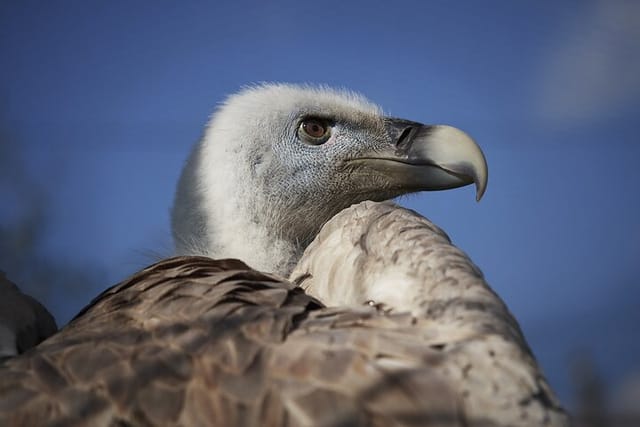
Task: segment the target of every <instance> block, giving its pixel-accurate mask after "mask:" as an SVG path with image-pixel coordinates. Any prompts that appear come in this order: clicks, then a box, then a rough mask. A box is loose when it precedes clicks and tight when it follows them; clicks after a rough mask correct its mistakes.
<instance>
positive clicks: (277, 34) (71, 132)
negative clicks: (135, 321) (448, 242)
mask: <svg viewBox="0 0 640 427" xmlns="http://www.w3.org/2000/svg"><path fill="white" fill-rule="evenodd" d="M0 63H1V64H2V66H0V119H1V120H2V122H1V123H2V125H3V126H5V127H6V128H7V131H8V132H9V133H10V135H11V138H12V139H11V141H12V143H15V144H19V149H18V151H19V152H20V154H21V155H22V158H23V160H24V167H25V169H26V173H27V174H28V175H29V176H30V177H31V178H32V179H33V180H34V181H35V182H36V183H37V185H38V186H40V187H41V188H43V189H44V190H43V191H44V192H45V194H46V195H47V201H48V204H49V209H48V211H47V217H48V222H49V223H48V227H47V231H46V236H45V238H44V240H43V241H42V245H41V248H40V250H41V252H42V253H45V254H49V255H50V256H51V257H54V258H55V259H59V260H62V261H64V262H73V263H75V264H80V265H82V264H84V263H86V265H88V266H95V268H96V269H99V270H100V271H101V272H102V276H101V278H102V279H101V281H102V282H103V283H101V286H96V287H95V288H90V289H84V290H81V291H78V295H74V296H73V298H72V297H69V298H65V295H58V296H57V297H56V298H50V299H49V300H48V301H47V303H48V305H49V306H50V307H51V308H52V310H53V311H54V314H55V315H56V317H57V318H58V320H59V322H60V323H65V322H66V321H67V320H68V319H69V318H70V317H71V316H72V315H73V314H74V313H75V312H77V311H78V310H79V309H80V308H81V307H82V305H83V304H84V303H86V302H88V301H89V299H90V298H91V297H92V296H94V295H95V294H96V293H97V292H98V291H99V290H101V289H102V288H104V287H106V286H108V285H111V284H113V283H115V282H117V281H119V280H121V279H123V278H125V277H126V276H127V275H128V274H130V273H131V272H133V271H135V270H136V269H138V268H140V267H142V266H145V265H146V264H148V263H150V262H152V261H153V260H154V256H158V255H160V256H161V255H168V254H170V253H171V240H170V234H169V226H168V212H169V208H170V205H171V202H172V197H173V192H174V188H175V183H176V180H177V177H178V175H179V172H180V169H181V166H182V164H183V162H184V160H185V158H186V156H187V154H188V152H189V149H190V147H191V146H192V145H193V143H194V142H195V141H197V139H198V138H199V136H200V135H201V132H202V129H203V126H204V124H205V123H206V121H207V118H208V117H209V115H210V114H211V112H212V111H213V109H214V108H215V107H216V105H217V104H218V103H219V102H221V101H222V100H223V99H224V97H225V96H226V95H228V94H231V93H233V92H235V91H237V90H238V89H239V88H240V87H242V86H243V85H246V84H250V83H253V82H260V81H285V82H311V83H325V84H330V85H334V86H340V87H346V88H349V89H353V90H356V91H359V92H361V93H363V94H364V95H366V96H367V97H369V98H370V99H371V100H373V101H375V102H377V103H379V104H380V105H381V106H382V107H383V109H384V110H385V111H386V112H388V113H389V114H391V115H394V116H397V117H404V118H407V119H411V120H416V121H421V122H424V123H448V124H452V125H456V126H458V127H460V128H462V129H464V130H466V131H467V132H468V133H470V134H471V135H473V136H474V137H475V138H476V140H477V141H478V142H479V144H480V145H481V146H482V147H483V149H484V150H485V153H486V155H487V159H488V163H489V169H490V180H489V188H488V191H487V193H486V196H485V198H484V199H483V200H482V202H481V203H479V204H478V203H476V202H475V201H474V197H473V189H472V188H465V189H461V190H456V191H450V192H441V193H423V194H419V195H412V196H408V197H405V198H402V199H401V202H402V203H403V204H405V205H407V206H409V207H411V208H414V209H417V210H418V211H420V212H421V213H422V214H424V215H425V216H427V217H429V218H431V219H432V220H434V221H435V222H436V223H438V224H439V225H440V226H442V227H443V228H444V229H445V230H447V232H448V233H449V234H450V236H451V237H452V238H453V240H454V242H455V243H456V244H458V245H459V246H460V247H461V248H462V249H464V250H465V251H466V252H467V253H469V254H470V256H471V257H472V258H473V259H474V261H475V262H476V263H477V264H478V265H479V266H480V267H481V269H482V270H483V271H484V272H485V274H486V277H487V279H488V281H489V282H490V284H491V285H492V286H493V287H494V288H495V289H496V291H497V292H498V293H499V294H500V295H501V296H502V297H503V298H504V299H505V301H506V302H507V304H508V305H509V307H510V308H511V310H512V311H513V312H514V314H515V315H516V317H517V318H518V319H519V320H520V322H521V324H522V326H523V329H524V331H525V333H526V335H527V337H528V338H529V341H530V343H531V345H532V347H533V349H534V352H535V353H536V354H537V356H538V357H539V359H540V361H541V363H542V364H543V366H544V367H545V370H546V371H547V373H548V374H549V377H550V380H551V382H552V383H553V384H554V386H555V387H556V388H558V390H559V391H560V394H561V396H562V397H563V398H565V400H568V398H569V396H570V386H569V377H568V373H567V369H568V365H569V363H570V358H571V355H572V354H574V353H575V352H587V353H589V354H591V355H592V357H593V358H594V360H595V362H596V365H597V367H598V368H599V369H600V370H601V371H602V373H603V375H605V376H606V377H607V379H608V382H609V384H610V386H611V387H615V386H616V384H617V383H619V382H620V380H621V379H622V378H624V377H625V376H626V374H627V373H628V372H631V371H633V370H640V365H639V364H638V363H639V362H638V360H640V340H638V329H637V328H638V327H640V314H639V313H640V280H639V279H638V277H639V276H640V223H639V221H638V218H640V197H639V192H638V184H640V177H639V174H638V173H637V162H638V161H639V160H640V141H638V136H637V135H638V134H637V127H638V123H639V120H640V114H639V113H640V7H639V6H638V4H637V3H636V2H633V1H622V0H621V1H617V0H616V1H613V0H611V1H610V0H607V1H605V0H602V1H564V2H552V1H538V2H513V1H484V2H477V1H471V0H469V1H414V2H410V1H409V2H404V1H395V2H376V1H371V2H346V1H341V2H333V1H325V2H322V3H320V2H299V1H298V2H242V1H240V2H204V1H202V2H187V1H185V2H173V1H154V2H144V1H140V2H123V1H111V2H85V1H61V2H31V1H21V2H11V3H9V2H3V3H2V5H0ZM0 192H2V193H4V195H3V200H8V201H9V203H5V204H4V205H2V206H0V220H2V221H4V223H5V224H7V225H8V226H10V225H11V223H12V221H15V220H16V218H18V217H19V216H20V215H21V212H22V210H21V209H23V207H24V206H26V205H27V204H28V203H27V202H26V201H25V200H24V194H21V193H20V192H19V191H17V190H12V189H11V186H7V185H5V186H0ZM0 268H2V269H4V270H7V271H8V272H9V273H10V274H11V266H0ZM17 274H18V273H16V275H17ZM10 277H11V276H10Z"/></svg>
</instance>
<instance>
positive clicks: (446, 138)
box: [355, 118, 489, 201]
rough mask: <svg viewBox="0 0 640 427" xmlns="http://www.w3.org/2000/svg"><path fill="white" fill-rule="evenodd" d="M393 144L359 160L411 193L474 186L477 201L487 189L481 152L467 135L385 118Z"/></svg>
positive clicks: (451, 130) (434, 126)
mask: <svg viewBox="0 0 640 427" xmlns="http://www.w3.org/2000/svg"><path fill="white" fill-rule="evenodd" d="M384 124H385V129H386V131H387V133H388V135H389V138H390V144H389V145H388V146H386V147H384V148H382V149H377V150H376V152H375V153H372V154H371V155H366V156H365V157H361V158H359V159H355V160H358V161H365V162H366V167H368V168H371V169H374V170H376V171H377V172H379V173H384V174H385V175H388V176H389V177H390V179H393V180H394V181H399V182H398V184H399V185H401V186H402V187H404V188H405V189H407V190H409V191H423V190H446V189H450V188H457V187H462V186H464V185H468V184H473V183H475V186H476V200H478V201H479V200H480V199H481V198H482V196H483V194H484V192H485V190H486V188H487V181H488V176H489V172H488V169H487V161H486V159H485V157H484V154H483V153H482V150H481V149H480V147H478V145H477V144H476V143H475V141H474V140H473V139H472V138H471V137H470V136H469V135H467V134H466V133H465V132H463V131H461V130H459V129H457V128H454V127H451V126H445V125H423V124H421V123H417V122H411V121H408V120H402V119H395V118H385V123H384Z"/></svg>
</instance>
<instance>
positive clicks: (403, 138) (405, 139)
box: [396, 126, 415, 149]
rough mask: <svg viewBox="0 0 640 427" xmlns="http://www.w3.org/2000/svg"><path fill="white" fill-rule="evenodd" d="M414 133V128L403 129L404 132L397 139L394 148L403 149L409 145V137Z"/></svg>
mask: <svg viewBox="0 0 640 427" xmlns="http://www.w3.org/2000/svg"><path fill="white" fill-rule="evenodd" d="M414 133H415V128H414V127H413V126H408V127H406V128H404V130H403V131H402V133H401V134H400V136H399V137H398V140H397V141H396V147H397V148H400V149H402V148H404V147H405V146H406V145H407V144H408V143H409V141H411V138H410V136H411V135H413V134H414Z"/></svg>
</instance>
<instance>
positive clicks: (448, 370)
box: [0, 85, 567, 426]
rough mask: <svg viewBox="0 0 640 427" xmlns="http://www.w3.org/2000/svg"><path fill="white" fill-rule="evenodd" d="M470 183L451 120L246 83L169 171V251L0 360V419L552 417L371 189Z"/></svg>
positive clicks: (421, 242) (509, 325)
mask: <svg viewBox="0 0 640 427" xmlns="http://www.w3.org/2000/svg"><path fill="white" fill-rule="evenodd" d="M486 182H487V168H486V163H485V160H484V156H483V154H482V152H481V151H480V149H479V148H478V146H477V145H476V144H475V143H474V142H473V140H472V139H471V138H470V137H468V136H467V135H466V134H465V133H463V132H462V131H459V130H457V129H455V128H452V127H448V126H424V125H421V124H419V123H415V122H409V121H405V120H400V119H393V118H388V117H384V116H383V115H382V114H381V112H380V110H379V108H378V107H376V106H375V105H373V104H371V103H370V102H368V101H366V100H365V99H363V98H361V97H359V96H356V95H353V94H351V93H345V92H339V91H334V90H330V89H327V88H309V87H300V86H291V85H263V86H258V87H254V88H250V89H246V90H244V91H243V92H241V93H240V94H238V95H234V96H232V97H231V98H229V99H228V101H227V102H226V103H225V104H224V105H223V106H222V107H221V108H220V109H219V110H218V112H217V113H216V114H215V115H214V117H213V119H212V121H211V123H210V125H209V127H208V128H207V131H206V133H205V136H204V138H203V139H202V141H201V143H200V144H199V145H198V146H197V147H196V149H195V151H194V152H193V154H192V155H191V157H190V159H189V160H188V162H187V165H186V167H185V170H184V172H183V175H182V178H181V179H180V182H179V184H178V191H177V194H176V200H175V204H174V208H173V216H172V225H173V235H174V239H175V242H176V249H177V252H178V254H180V255H185V256H179V257H175V258H171V259H168V260H165V261H162V262H160V263H157V264H155V265H153V266H151V267H149V268H147V269H145V270H143V271H141V272H139V273H137V274H136V275H134V276H133V277H132V278H130V279H128V280H126V281H124V282H122V283H120V284H119V285H117V286H115V287H113V288H110V289H108V290H107V291H105V292H103V293H102V294H101V295H100V296H98V297H97V298H96V299H95V300H94V301H93V302H92V303H91V304H90V305H89V306H88V307H86V308H85V309H84V310H83V311H82V312H81V313H80V314H79V315H78V316H77V317H76V318H75V319H74V320H73V321H72V322H70V324H69V325H67V326H66V327H65V328H63V329H62V330H61V331H60V332H59V333H58V334H56V335H54V336H53V337H51V338H49V339H48V340H46V341H45V342H43V343H42V344H40V345H39V346H38V347H36V348H35V349H33V350H31V351H29V352H27V353H26V354H24V355H21V356H19V357H16V358H14V359H12V360H9V361H8V362H6V363H5V365H4V366H2V367H0V378H1V379H2V381H1V382H0V425H38V424H51V425H65V426H66V425H91V426H94V425H185V426H191V425H194V426H195V425H217V426H234V425H238V426H251V425H265V426H281V425H288V426H358V425H362V426H369V425H373V426H392V425H393V426H516V425H523V426H528V425H536V426H538V425H546V426H561V425H566V423H567V419H566V416H565V414H564V412H563V411H562V409H561V408H560V406H559V404H558V401H557V399H556V398H555V396H554V394H553V392H552V391H551V390H550V389H549V386H548V384H547V382H546V381H545V379H544V377H543V375H542V373H541V371H540V369H539V368H538V366H537V364H536V362H535V360H534V358H533V356H532V355H531V352H530V350H529V348H528V346H527V344H526V342H525V340H524V337H523V336H522V333H521V331H520V329H519V327H518V324H517V322H516V321H515V319H514V318H513V317H512V315H511V314H510V313H509V311H508V309H507V308H506V306H505V305H504V304H503V303H502V301H501V300H500V299H499V298H498V296H497V295H495V293H493V292H492V291H491V289H490V288H489V287H488V285H487V284H486V283H485V281H484V279H483V277H482V274H481V273H480V271H479V270H478V269H477V267H475V266H474V264H473V263H472V262H471V261H470V260H469V259H468V258H467V257H466V256H465V255H464V254H463V253H462V252H461V251H459V250H458V249H456V248H455V247H454V246H452V245H451V243H450V241H449V239H448V238H447V236H446V235H445V234H444V233H443V232H442V231H441V230H440V229H438V228H437V227H436V226H434V225H433V224H431V223H430V222H429V221H428V220H426V219H424V218H422V217H420V216H419V215H417V214H416V213H414V212H411V211H408V210H406V209H403V208H400V207H397V206H395V205H392V204H388V203H376V202H373V201H383V200H387V199H390V198H393V197H395V196H398V195H401V194H405V193H408V192H413V191H421V190H438V189H445V188H453V187H458V186H461V185H466V184H470V183H475V184H476V187H477V195H478V198H479V197H481V196H482V193H483V192H484V189H485V186H486ZM365 200H373V201H365ZM363 201H364V202H363ZM360 202H362V203H360ZM350 205H354V206H351V207H349V206H350ZM345 208H346V209H345ZM194 255H203V256H194ZM211 258H216V260H212V259H211ZM230 258H239V259H241V260H242V261H244V263H243V262H241V261H238V260H236V259H230ZM245 263H246V264H248V265H249V266H251V267H253V268H250V267H248V266H247V265H246V264H245ZM254 268H255V270H254ZM257 270H262V271H264V272H258V271H257ZM288 275H290V281H289V280H286V279H284V278H283V277H286V276H288Z"/></svg>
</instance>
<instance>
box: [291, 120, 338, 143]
mask: <svg viewBox="0 0 640 427" xmlns="http://www.w3.org/2000/svg"><path fill="white" fill-rule="evenodd" d="M298 134H299V135H300V137H302V138H303V139H304V140H305V141H306V142H308V143H310V144H316V145H317V144H323V143H325V142H326V141H327V140H328V139H329V137H330V136H331V128H330V127H329V124H328V123H327V122H326V121H324V120H322V119H311V118H309V119H304V120H303V121H302V123H300V129H299V131H298Z"/></svg>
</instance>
